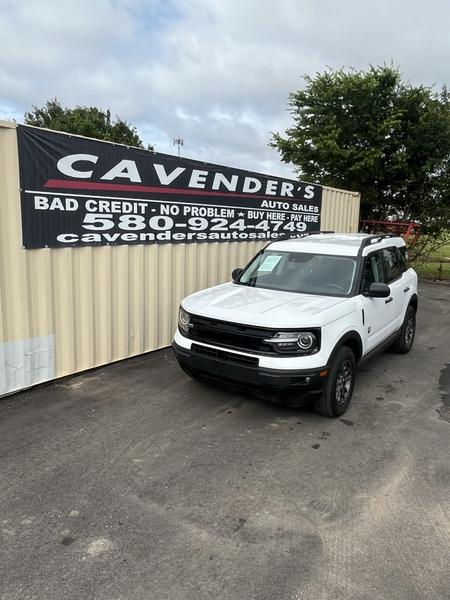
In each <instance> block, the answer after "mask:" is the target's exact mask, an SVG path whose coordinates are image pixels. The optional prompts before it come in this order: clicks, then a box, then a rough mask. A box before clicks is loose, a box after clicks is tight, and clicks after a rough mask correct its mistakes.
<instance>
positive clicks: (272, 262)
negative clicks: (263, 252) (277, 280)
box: [258, 254, 281, 271]
mask: <svg viewBox="0 0 450 600" xmlns="http://www.w3.org/2000/svg"><path fill="white" fill-rule="evenodd" d="M280 260H281V255H278V256H277V255H274V254H272V255H270V256H266V258H265V260H264V262H263V263H262V265H261V266H260V267H259V268H258V271H273V270H274V269H275V267H276V266H277V264H278V263H279V262H280Z"/></svg>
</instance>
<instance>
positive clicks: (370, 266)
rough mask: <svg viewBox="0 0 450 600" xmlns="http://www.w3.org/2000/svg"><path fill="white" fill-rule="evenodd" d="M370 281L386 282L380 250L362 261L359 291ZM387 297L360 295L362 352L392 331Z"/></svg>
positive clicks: (381, 340)
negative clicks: (362, 324)
mask: <svg viewBox="0 0 450 600" xmlns="http://www.w3.org/2000/svg"><path fill="white" fill-rule="evenodd" d="M371 283H387V282H386V276H385V273H384V267H383V258H382V255H381V250H377V251H375V252H372V253H371V254H369V255H368V256H367V257H366V259H365V262H364V271H363V279H362V285H361V293H362V294H363V293H364V292H365V291H367V290H368V289H369V286H370V284H371ZM389 298H390V297H389ZM389 298H368V297H366V296H361V299H362V306H363V310H364V340H363V341H364V352H365V353H367V352H370V351H371V350H373V349H374V348H376V347H377V346H378V345H379V344H381V343H382V342H383V341H384V340H385V339H387V338H388V337H389V336H390V335H391V333H393V332H394V326H393V324H392V317H393V310H392V306H391V304H392V303H393V301H392V300H390V299H389Z"/></svg>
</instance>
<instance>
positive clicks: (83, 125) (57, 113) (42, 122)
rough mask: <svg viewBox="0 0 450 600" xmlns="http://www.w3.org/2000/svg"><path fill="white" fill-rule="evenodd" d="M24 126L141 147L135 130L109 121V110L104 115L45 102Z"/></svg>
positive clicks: (27, 117)
mask: <svg viewBox="0 0 450 600" xmlns="http://www.w3.org/2000/svg"><path fill="white" fill-rule="evenodd" d="M25 123H26V124H27V125H34V126H35V127H45V128H47V129H56V130H58V131H66V132H67V133H74V134H78V135H83V136H86V137H91V138H96V139H99V140H106V141H108V142H116V143H118V144H126V145H127V146H136V147H138V148H143V147H144V146H143V143H142V140H141V139H140V137H139V135H138V132H137V130H136V128H135V127H132V126H131V125H129V124H128V123H127V122H126V121H122V120H121V119H119V118H118V117H117V119H116V120H115V121H114V120H112V119H111V112H110V111H109V110H107V111H106V112H104V111H102V110H100V109H99V108H96V107H95V106H76V107H75V108H64V107H63V106H61V104H60V103H59V102H58V100H57V99H56V98H54V99H53V100H47V102H46V103H45V105H44V106H43V107H42V108H38V107H36V106H33V110H32V111H31V112H27V113H25ZM149 149H150V148H149Z"/></svg>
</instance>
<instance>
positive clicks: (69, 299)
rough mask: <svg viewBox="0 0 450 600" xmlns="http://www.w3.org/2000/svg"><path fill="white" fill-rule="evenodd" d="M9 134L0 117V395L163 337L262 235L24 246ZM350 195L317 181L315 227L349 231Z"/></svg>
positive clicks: (152, 345) (354, 207)
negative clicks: (188, 303)
mask: <svg viewBox="0 0 450 600" xmlns="http://www.w3.org/2000/svg"><path fill="white" fill-rule="evenodd" d="M59 135H61V134H59ZM17 138H18V136H17V127H16V125H15V124H14V123H10V122H5V121H0V396H1V395H4V394H7V393H10V392H13V391H16V390H20V389H23V388H26V387H28V386H31V385H34V384H37V383H40V382H43V381H47V380H50V379H54V378H57V377H62V376H65V375H69V374H72V373H76V372H78V371H83V370H85V369H90V368H93V367H98V366H100V365H105V364H107V363H110V362H112V361H117V360H121V359H124V358H127V357H131V356H134V355H137V354H142V353H144V352H148V351H151V350H156V349H158V348H162V347H165V346H168V345H169V344H170V343H171V338H172V334H173V332H174V329H175V327H176V317H177V310H178V306H179V302H180V299H181V298H182V297H183V296H185V295H187V294H190V293H192V292H194V291H196V290H199V289H202V288H205V287H208V286H212V285H215V284H217V283H220V282H225V281H227V280H229V279H230V273H231V271H232V269H233V268H234V267H236V266H243V265H244V264H246V263H247V262H248V260H249V259H250V257H251V256H252V255H253V254H255V252H256V251H257V250H258V249H259V248H260V247H261V246H262V245H264V244H265V243H267V241H250V242H247V241H239V242H221V243H217V242H208V243H176V244H175V243H174V244H172V243H166V244H134V245H127V244H123V245H102V246H87V247H65V248H61V247H58V248H50V247H47V248H45V247H41V248H37V249H25V248H24V247H23V229H22V218H23V214H22V211H21V193H20V178H19V154H18V139H17ZM83 139H84V138H83ZM97 143H99V142H97ZM101 143H102V144H106V145H107V143H106V142H101ZM26 160H27V159H26V158H25V159H24V161H25V163H26ZM22 168H23V169H27V164H22ZM359 203H360V197H359V194H356V193H352V192H346V191H342V190H337V189H332V188H327V187H324V188H322V205H321V207H322V208H321V223H320V226H321V228H322V229H333V230H335V231H339V232H355V231H357V228H358V218H359Z"/></svg>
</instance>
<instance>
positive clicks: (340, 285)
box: [173, 232, 418, 417]
mask: <svg viewBox="0 0 450 600" xmlns="http://www.w3.org/2000/svg"><path fill="white" fill-rule="evenodd" d="M417 304H418V297H417V275H416V273H415V271H414V270H413V269H412V268H410V267H409V266H408V264H407V257H406V251H405V243H404V241H403V239H402V238H401V237H393V236H390V235H364V234H334V232H324V233H319V234H304V235H303V236H301V237H299V238H295V239H294V238H291V239H285V240H277V241H273V242H271V243H269V244H268V245H267V246H266V247H265V248H263V249H262V250H261V251H260V252H258V253H257V254H256V256H255V257H254V258H253V259H252V260H251V261H250V263H249V264H248V265H247V266H246V267H245V268H244V269H235V270H234V271H233V274H232V282H230V283H225V284H223V285H218V286H215V287H212V288H209V289H206V290H203V291H200V292H197V293H195V294H192V295H191V296H188V297H187V298H185V299H184V300H183V301H182V303H181V306H180V311H179V320H178V329H177V331H176V333H175V338H174V342H173V348H174V351H175V354H176V357H177V359H178V362H179V364H180V366H181V368H182V369H183V370H184V371H185V372H186V373H187V374H188V375H190V376H191V377H194V378H200V379H201V378H202V377H205V376H206V377H207V378H213V379H216V380H217V379H218V380H221V381H227V382H230V383H234V384H238V385H240V386H245V387H249V388H258V389H264V390H269V392H270V393H271V395H272V396H273V397H274V398H283V401H284V402H286V403H289V404H291V405H296V404H297V405H298V404H299V403H300V402H299V400H301V399H302V398H304V397H305V394H306V395H307V396H311V395H312V397H313V398H314V402H315V409H316V410H317V412H319V413H320V414H322V415H326V416H328V417H338V416H339V415H342V414H343V413H344V412H345V410H346V409H347V407H348V405H349V403H350V400H351V397H352V393H353V387H354V383H355V376H356V371H357V367H358V365H359V364H360V363H361V362H362V361H365V360H366V359H368V358H369V357H370V356H372V355H373V354H375V353H376V352H378V351H381V350H383V349H385V348H387V347H392V348H393V349H394V350H395V351H397V352H400V353H406V352H409V351H410V350H411V347H412V345H413V342H414V334H415V328H416V311H417ZM286 392H289V394H286Z"/></svg>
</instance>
